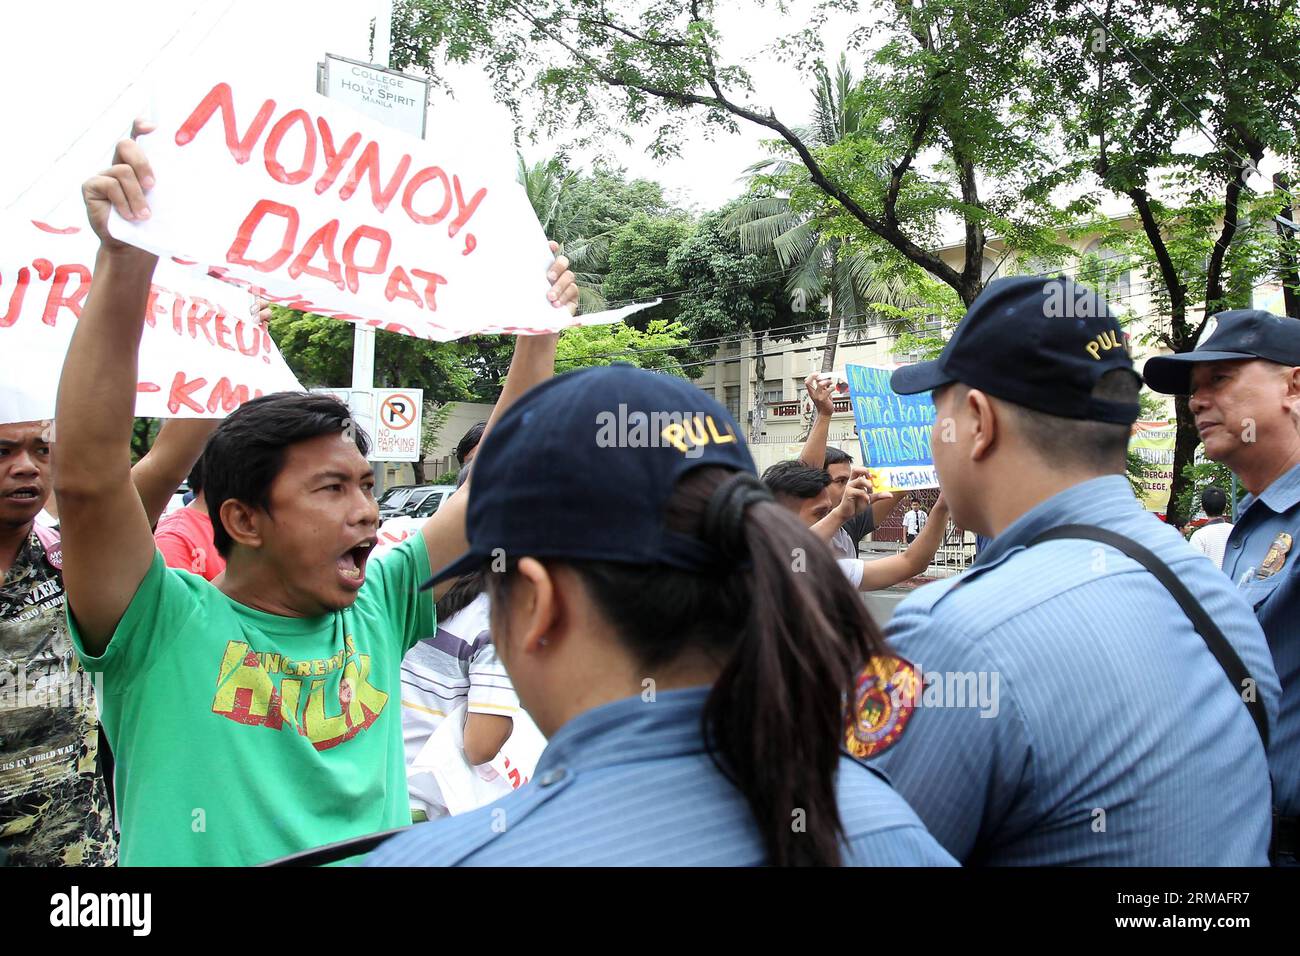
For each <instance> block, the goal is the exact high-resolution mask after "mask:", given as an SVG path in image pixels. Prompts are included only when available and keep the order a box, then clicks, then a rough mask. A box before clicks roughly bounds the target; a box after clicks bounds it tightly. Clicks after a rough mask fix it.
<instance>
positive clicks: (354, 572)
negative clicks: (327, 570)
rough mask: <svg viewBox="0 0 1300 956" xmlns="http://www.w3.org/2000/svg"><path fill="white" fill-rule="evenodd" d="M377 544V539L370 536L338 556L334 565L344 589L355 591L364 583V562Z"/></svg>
mask: <svg viewBox="0 0 1300 956" xmlns="http://www.w3.org/2000/svg"><path fill="white" fill-rule="evenodd" d="M378 542H379V539H378V538H377V537H374V536H373V535H372V536H370V537H367V538H363V539H362V540H361V541H359V542H357V543H356V544H354V545H353V546H352V547H350V548H348V549H347V550H346V551H344V552H343V553H342V554H341V555H339V557H338V560H337V561H336V562H335V564H336V565H337V566H338V572H339V580H340V582H342V584H343V586H344V587H345V588H347V589H348V590H351V591H355V590H359V589H360V587H361V585H362V584H364V583H365V580H366V560H367V559H368V558H369V557H370V553H371V551H372V550H373V549H374V547H375V545H376V544H377V543H378Z"/></svg>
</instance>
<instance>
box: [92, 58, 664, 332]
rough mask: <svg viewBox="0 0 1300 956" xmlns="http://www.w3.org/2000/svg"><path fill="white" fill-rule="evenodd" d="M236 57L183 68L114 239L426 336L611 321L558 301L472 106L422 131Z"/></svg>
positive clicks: (303, 304) (285, 300)
mask: <svg viewBox="0 0 1300 956" xmlns="http://www.w3.org/2000/svg"><path fill="white" fill-rule="evenodd" d="M239 74H240V71H238V70H236V69H234V68H232V69H231V70H230V72H229V74H228V75H225V76H217V77H209V78H208V79H206V80H204V81H197V80H196V81H193V82H190V81H185V82H181V81H180V80H179V79H178V82H177V83H176V85H175V87H174V88H173V89H172V90H170V91H169V93H168V96H167V98H166V99H165V100H164V101H163V102H162V103H161V104H160V106H159V109H158V114H157V116H158V128H157V130H156V132H154V133H151V134H149V135H148V136H144V137H142V138H141V139H140V144H141V146H142V147H143V149H144V150H145V153H146V155H147V156H148V158H149V161H150V164H151V165H152V167H153V172H154V175H155V179H156V182H157V185H155V186H154V187H153V188H152V190H150V192H149V193H148V196H147V198H148V202H149V208H150V213H151V215H150V217H149V218H148V219H145V220H142V221H136V222H130V221H127V220H125V219H122V218H121V217H119V216H118V215H117V214H116V213H114V214H113V215H112V217H111V219H110V223H109V227H110V229H111V230H112V233H113V235H114V236H116V237H118V238H120V239H122V240H123V241H125V242H129V243H132V244H133V245H136V246H140V247H141V248H144V249H148V250H150V251H152V252H155V253H158V254H165V255H176V256H180V257H182V258H184V259H187V260H194V261H196V262H197V263H198V264H199V265H200V267H201V268H202V269H204V270H206V271H208V272H209V273H210V274H212V275H215V276H217V277H219V278H223V279H225V280H226V281H228V282H234V283H236V284H239V285H242V286H246V287H251V288H252V289H253V291H254V292H255V293H256V294H258V295H262V296H264V297H266V298H269V299H271V300H273V301H276V302H278V303H280V304H281V305H284V306H286V307H287V308H291V309H299V310H303V311H308V312H315V313H318V314H320V315H327V316H332V317H334V318H338V319H343V320H346V321H352V322H364V323H365V324H366V325H369V326H373V327H376V328H380V329H384V330H386V331H389V332H399V333H403V334H406V335H413V336H417V337H420V338H427V339H435V340H439V341H446V340H449V339H455V338H460V337H462V336H465V335H469V334H472V333H478V332H508V333H542V332H554V331H557V330H559V329H561V328H566V327H569V326H573V325H593V324H602V323H607V322H615V321H618V320H619V319H621V318H623V316H625V315H629V314H631V313H632V312H635V311H637V310H639V309H641V308H645V307H646V305H644V304H643V305H635V306H629V307H627V308H623V309H615V310H611V311H608V312H601V313H597V314H594V315H585V316H580V317H578V318H572V317H570V315H569V313H568V312H567V311H566V310H564V309H560V308H556V307H554V306H552V304H551V303H550V302H549V301H548V299H547V289H548V288H549V286H550V283H549V281H548V280H547V279H546V272H547V269H548V267H549V266H550V263H551V253H550V250H549V249H548V248H547V245H546V237H545V236H544V235H543V233H542V228H541V226H540V225H539V224H538V221H537V216H536V215H535V214H534V213H533V210H532V207H531V206H530V205H529V202H528V198H527V196H526V194H525V193H524V190H523V187H522V186H520V185H519V184H518V183H517V182H515V180H514V179H513V178H512V174H511V173H510V172H509V170H510V167H509V166H507V165H506V164H503V163H501V162H500V161H499V159H500V157H501V156H502V155H505V154H504V153H503V152H502V151H507V152H508V153H509V155H512V156H513V149H512V147H511V146H510V144H509V143H508V142H500V143H497V142H484V141H482V139H481V137H479V136H476V134H475V124H474V121H473V117H472V116H466V115H463V114H456V113H454V112H452V111H447V112H445V113H444V112H441V111H440V113H439V115H438V116H437V118H436V122H434V123H432V124H431V127H430V129H429V131H428V134H427V135H428V137H429V138H428V140H427V141H423V140H420V139H416V138H415V137H413V136H410V135H408V134H406V133H403V132H402V131H400V130H395V129H389V128H387V127H385V126H384V125H382V124H381V123H378V122H376V121H375V120H373V119H370V118H369V117H366V116H363V115H361V114H360V113H358V112H356V111H355V110H352V109H350V108H348V107H346V106H344V105H342V104H339V103H335V102H332V101H330V100H329V99H327V98H326V97H323V96H320V95H319V94H316V93H303V92H288V91H284V90H278V89H272V88H270V87H264V86H262V85H261V84H259V83H257V82H256V81H255V80H252V79H249V78H248V77H247V76H246V75H244V76H241V75H239Z"/></svg>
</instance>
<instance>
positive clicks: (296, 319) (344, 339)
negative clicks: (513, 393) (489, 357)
mask: <svg viewBox="0 0 1300 956" xmlns="http://www.w3.org/2000/svg"><path fill="white" fill-rule="evenodd" d="M271 312H272V317H271V338H272V339H273V340H274V341H275V343H276V345H278V346H279V347H280V351H281V353H282V354H283V355H284V359H285V361H286V362H287V363H288V364H289V368H290V369H292V370H293V373H294V374H295V375H297V376H298V380H299V381H300V382H302V384H303V387H304V388H316V387H321V386H334V387H341V386H345V385H346V384H347V383H349V382H351V381H352V337H353V327H352V326H351V325H350V324H348V323H346V322H340V321H339V320H338V319H330V318H326V317H325V316H321V315H313V314H311V313H303V312H292V311H290V310H288V309H282V308H280V307H279V306H273V307H272V309H271ZM466 353H467V346H465V345H462V344H461V343H459V342H429V341H426V340H424V339H417V338H414V337H412V336H409V335H399V334H397V333H392V332H378V333H376V336H375V386H376V387H378V388H399V387H403V386H405V387H410V388H422V389H424V393H425V398H426V399H428V400H430V401H435V402H445V401H453V400H465V399H469V398H470V384H471V381H472V379H473V372H472V371H471V369H470V368H469V367H467V365H466V361H465V359H466Z"/></svg>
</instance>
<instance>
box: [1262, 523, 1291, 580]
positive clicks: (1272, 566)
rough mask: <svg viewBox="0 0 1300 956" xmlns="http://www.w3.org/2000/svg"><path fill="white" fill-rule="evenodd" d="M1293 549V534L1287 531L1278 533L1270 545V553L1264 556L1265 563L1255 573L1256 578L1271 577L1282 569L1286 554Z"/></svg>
mask: <svg viewBox="0 0 1300 956" xmlns="http://www.w3.org/2000/svg"><path fill="white" fill-rule="evenodd" d="M1290 551H1291V536H1290V535H1289V534H1287V533H1286V532H1285V531H1282V532H1280V533H1279V534H1278V536H1277V537H1276V538H1274V539H1273V543H1272V544H1270V545H1269V546H1268V554H1267V555H1265V556H1264V563H1263V564H1261V565H1260V566H1259V571H1258V572H1256V574H1255V580H1257V581H1262V580H1264V578H1271V577H1272V576H1273V575H1275V574H1277V573H1278V572H1279V571H1281V570H1282V565H1283V564H1285V563H1286V556H1287V554H1288V553H1289V552H1290Z"/></svg>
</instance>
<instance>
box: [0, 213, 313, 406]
mask: <svg viewBox="0 0 1300 956" xmlns="http://www.w3.org/2000/svg"><path fill="white" fill-rule="evenodd" d="M98 249H99V240H98V239H97V238H96V237H95V235H94V233H92V232H91V231H90V227H89V226H65V227H59V226H54V225H49V224H46V223H42V222H32V221H26V220H13V219H4V220H0V355H2V356H4V362H5V371H4V376H3V378H0V422H13V421H35V420H42V419H47V418H53V417H54V403H55V397H56V394H57V391H58V386H59V374H60V372H61V371H62V369H63V359H64V356H65V355H66V354H67V351H68V343H69V342H70V341H71V340H72V332H73V329H74V328H75V327H76V323H77V320H78V319H79V318H80V316H81V309H82V306H83V305H84V304H85V301H86V295H87V294H88V293H89V291H90V278H91V273H92V271H93V269H94V266H95V254H96V252H97V251H98ZM251 305H252V302H251V300H250V299H249V297H248V296H247V295H246V294H244V293H243V292H240V291H239V290H238V289H236V288H234V287H233V286H230V285H227V284H226V283H223V282H217V281H216V280H215V279H209V278H207V277H205V276H204V275H202V274H201V273H196V272H195V271H193V270H192V269H190V268H188V267H185V266H182V265H178V264H177V263H175V262H172V261H170V260H167V259H160V260H159V262H158V268H157V270H156V271H155V273H154V279H153V285H152V286H151V287H150V291H149V299H148V303H147V305H146V307H145V308H146V312H145V326H144V332H143V335H142V336H141V340H140V358H139V375H138V379H139V383H138V385H137V392H136V403H135V413H136V414H137V415H139V416H141V417H145V418H222V417H224V416H225V415H226V414H228V413H229V412H231V411H233V410H234V409H235V408H237V407H238V406H239V405H240V404H242V403H243V402H245V401H247V400H248V399H249V398H254V397H256V396H258V395H262V394H266V393H269V392H277V391H282V390H285V389H298V388H301V386H300V385H299V384H298V380H297V379H296V378H295V377H294V375H293V372H291V371H290V370H289V367H288V366H287V365H286V364H285V362H284V358H283V357H282V356H281V355H280V351H279V349H277V348H276V347H275V343H274V342H272V341H271V337H270V336H269V335H267V334H266V333H265V332H264V331H263V330H262V327H261V325H260V324H259V323H258V322H257V319H256V317H255V316H254V315H253V314H252V311H251Z"/></svg>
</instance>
